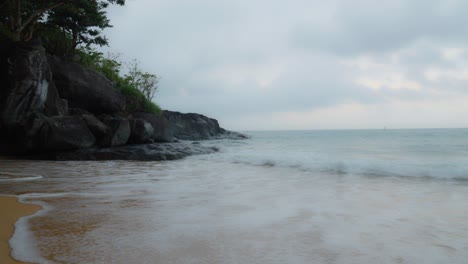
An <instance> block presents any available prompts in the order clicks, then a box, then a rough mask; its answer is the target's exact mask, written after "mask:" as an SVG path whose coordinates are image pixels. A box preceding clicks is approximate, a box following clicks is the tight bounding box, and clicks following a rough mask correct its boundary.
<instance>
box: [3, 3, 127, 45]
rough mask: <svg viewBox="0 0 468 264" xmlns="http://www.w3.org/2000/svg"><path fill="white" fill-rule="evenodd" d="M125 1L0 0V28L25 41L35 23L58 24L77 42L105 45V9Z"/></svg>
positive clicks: (108, 25) (12, 38)
mask: <svg viewBox="0 0 468 264" xmlns="http://www.w3.org/2000/svg"><path fill="white" fill-rule="evenodd" d="M109 4H118V5H124V4H125V0H0V31H1V32H3V35H6V36H8V37H9V38H10V39H11V40H13V41H28V40H30V39H31V38H32V37H33V33H34V30H35V28H36V27H37V25H41V24H42V25H47V26H52V27H59V28H60V29H61V30H62V31H63V32H66V33H68V34H70V35H71V40H72V49H74V48H76V47H77V46H78V45H79V44H85V45H91V44H96V45H100V46H102V45H107V39H106V38H105V37H104V36H103V35H102V34H101V31H100V30H102V29H104V28H106V27H110V24H109V20H108V19H107V16H106V12H105V8H106V7H107V6H108V5H109Z"/></svg>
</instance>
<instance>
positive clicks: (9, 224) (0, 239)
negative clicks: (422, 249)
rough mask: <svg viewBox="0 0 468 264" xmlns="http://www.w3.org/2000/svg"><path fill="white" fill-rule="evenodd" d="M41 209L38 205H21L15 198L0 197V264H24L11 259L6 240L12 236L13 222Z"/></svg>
mask: <svg viewBox="0 0 468 264" xmlns="http://www.w3.org/2000/svg"><path fill="white" fill-rule="evenodd" d="M39 209H41V207H40V206H39V205H34V204H23V203H20V202H18V199H17V198H16V197H10V196H0V214H1V215H2V217H0V263H5V264H17V263H24V262H19V261H16V260H14V259H13V258H12V257H11V255H10V254H11V248H10V245H9V244H8V240H9V239H10V238H11V236H12V235H13V231H14V225H15V222H16V221H18V219H19V218H20V217H23V216H27V215H31V214H33V213H35V212H36V211H38V210H39Z"/></svg>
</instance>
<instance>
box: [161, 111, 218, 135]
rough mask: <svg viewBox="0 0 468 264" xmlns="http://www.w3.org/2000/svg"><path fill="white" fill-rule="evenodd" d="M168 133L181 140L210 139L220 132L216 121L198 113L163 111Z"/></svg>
mask: <svg viewBox="0 0 468 264" xmlns="http://www.w3.org/2000/svg"><path fill="white" fill-rule="evenodd" d="M163 116H164V118H165V119H166V120H167V123H168V130H169V131H170V133H171V134H172V135H173V136H174V137H176V138H178V139H183V140H202V139H210V138H212V137H215V136H217V135H219V134H221V133H222V132H223V131H222V129H221V128H220V127H219V124H218V121H216V120H215V119H212V118H208V117H206V116H203V115H199V114H193V113H189V114H182V113H179V112H173V111H163Z"/></svg>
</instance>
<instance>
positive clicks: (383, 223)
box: [0, 129, 468, 264]
mask: <svg viewBox="0 0 468 264" xmlns="http://www.w3.org/2000/svg"><path fill="white" fill-rule="evenodd" d="M247 134H248V135H250V136H251V138H250V139H247V140H213V141H202V142H201V144H204V145H213V146H218V147H219V148H220V152H219V153H215V154H210V155H199V156H191V157H188V158H185V159H183V160H178V161H162V162H136V161H96V162H88V161H86V162H73V161H67V162H55V161H23V160H0V194H6V195H16V196H18V197H19V198H20V200H21V201H23V202H30V203H37V204H40V205H42V206H43V207H44V209H43V210H41V211H39V212H38V213H36V214H35V215H32V216H30V217H26V218H22V219H21V220H20V221H19V222H17V224H16V231H15V234H14V236H13V238H12V239H11V241H10V244H11V245H12V247H13V256H14V257H16V258H17V259H19V260H23V261H30V262H35V263H142V264H143V263H178V264H179V263H182V264H183V263H204V264H206V263H359V264H361V263H379V264H384V263H468V129H412V130H393V129H381V130H330V131H262V132H247Z"/></svg>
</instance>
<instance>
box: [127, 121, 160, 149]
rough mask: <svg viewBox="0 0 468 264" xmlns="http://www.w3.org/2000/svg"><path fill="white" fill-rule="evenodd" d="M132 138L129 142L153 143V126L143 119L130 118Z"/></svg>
mask: <svg viewBox="0 0 468 264" xmlns="http://www.w3.org/2000/svg"><path fill="white" fill-rule="evenodd" d="M129 121H130V138H129V140H128V143H132V144H141V143H153V139H152V138H153V134H154V129H153V126H152V125H151V124H150V123H148V122H146V121H145V120H143V119H130V120H129Z"/></svg>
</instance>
